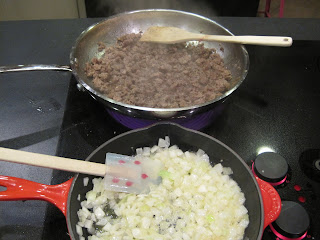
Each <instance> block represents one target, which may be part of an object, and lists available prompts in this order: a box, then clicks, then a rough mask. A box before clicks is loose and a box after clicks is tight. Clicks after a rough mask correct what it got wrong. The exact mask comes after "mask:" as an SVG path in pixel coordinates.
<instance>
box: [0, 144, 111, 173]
mask: <svg viewBox="0 0 320 240" xmlns="http://www.w3.org/2000/svg"><path fill="white" fill-rule="evenodd" d="M0 160H1V161H7V162H14V163H22V164H27V165H32V166H38V167H45V168H52V169H57V170H63V171H68V172H76V173H84V174H90V175H96V176H105V174H106V170H107V166H106V165H105V164H101V163H93V162H88V161H82V160H75V159H70V158H63V157H55V156H49V155H45V154H39V153H30V152H25V151H20V150H12V149H8V148H2V147H0Z"/></svg>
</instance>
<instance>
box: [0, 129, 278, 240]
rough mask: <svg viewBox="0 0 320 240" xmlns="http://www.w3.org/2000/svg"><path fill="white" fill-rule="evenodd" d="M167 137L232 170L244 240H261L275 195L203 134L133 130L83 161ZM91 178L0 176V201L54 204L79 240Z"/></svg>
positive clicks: (223, 147) (275, 209) (230, 153)
mask: <svg viewBox="0 0 320 240" xmlns="http://www.w3.org/2000/svg"><path fill="white" fill-rule="evenodd" d="M165 136H169V137H170V141H171V143H172V144H176V145H178V146H179V147H180V148H181V149H182V150H184V151H186V150H190V151H197V150H198V149H199V148H201V149H203V150H204V151H205V152H206V153H207V154H208V155H209V157H210V161H211V164H212V165H213V164H216V163H219V162H220V160H221V159H223V165H224V166H225V167H231V168H232V170H233V175H232V177H233V179H234V180H235V181H236V182H237V183H238V184H239V186H240V187H241V189H242V191H243V192H244V194H245V197H246V202H245V205H246V208H247V209H248V214H249V221H250V223H249V225H248V227H247V229H246V231H245V238H244V239H250V240H253V239H256V240H260V239H261V237H262V234H263V230H264V228H265V227H266V226H268V225H269V224H270V223H271V222H273V221H274V220H275V219H276V218H277V217H278V216H279V214H280V210H281V200H280V197H279V195H278V193H277V191H276V190H275V189H274V188H273V187H272V186H271V185H270V184H268V183H266V182H264V181H262V180H260V179H259V178H256V177H254V176H253V174H252V172H251V171H250V169H249V168H248V166H247V165H246V163H245V162H244V161H243V160H242V159H241V158H240V157H239V156H238V155H237V154H236V153H235V152H234V151H233V150H232V149H230V148H229V147H228V146H226V145H225V144H223V143H222V142H220V141H219V140H217V139H215V138H213V137H211V136H208V135H206V134H204V133H201V132H197V131H193V130H190V129H187V128H183V127H181V126H179V125H177V124H174V123H158V124H155V125H152V126H150V127H147V128H143V129H138V130H132V131H129V132H126V133H124V134H121V135H119V136H117V137H114V138H112V139H110V140H109V141H107V142H106V143H104V144H102V145H101V146H100V147H99V148H98V149H96V150H95V151H94V152H93V153H92V154H91V155H90V156H89V157H88V158H87V159H86V160H87V161H93V162H99V163H103V162H104V159H105V154H106V152H117V153H120V154H126V155H132V154H135V149H136V148H139V147H144V146H150V147H151V146H153V145H156V144H157V141H158V139H159V138H164V137H165ZM85 177H89V178H90V181H89V185H88V186H87V187H84V185H83V178H85ZM92 178H93V177H92V176H88V175H84V174H78V175H76V176H75V177H74V178H73V179H70V180H69V181H67V182H65V183H62V184H60V185H52V186H50V185H49V186H48V185H43V184H39V183H34V182H30V181H27V180H24V179H19V178H13V177H7V176H0V185H1V186H4V187H7V190H6V191H2V192H0V200H1V201H9V200H30V199H37V200H45V201H49V202H51V203H53V204H55V205H56V206H57V207H58V208H59V209H60V210H61V211H62V212H63V213H64V215H65V216H66V220H67V225H68V230H69V234H70V237H71V239H79V237H78V235H77V233H76V224H77V222H78V216H77V211H78V210H79V208H80V202H79V201H78V199H77V198H78V194H80V196H81V201H82V200H84V199H85V194H86V192H88V191H89V190H91V189H92V187H93V186H92V183H91V179H92Z"/></svg>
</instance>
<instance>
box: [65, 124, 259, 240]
mask: <svg viewBox="0 0 320 240" xmlns="http://www.w3.org/2000/svg"><path fill="white" fill-rule="evenodd" d="M159 125H171V126H174V127H176V128H181V129H182V130H184V131H189V132H192V133H195V134H199V135H202V136H204V137H206V138H208V139H210V140H211V141H214V142H216V143H218V144H219V145H221V146H222V147H224V148H226V149H227V150H228V151H230V152H231V153H232V154H233V155H234V156H235V157H236V158H237V159H238V160H239V161H240V162H241V163H242V164H243V165H244V167H245V169H246V170H247V171H248V173H249V175H250V177H251V179H252V181H253V183H254V185H255V188H256V191H257V192H258V197H259V202H260V204H259V205H260V211H261V219H260V228H259V232H258V236H257V240H260V239H261V238H262V234H263V231H264V229H263V224H264V215H265V213H264V206H263V199H262V194H261V191H260V188H259V186H258V183H257V181H256V179H255V177H254V175H253V173H252V172H251V170H250V168H249V167H248V165H247V164H246V163H245V161H244V160H243V159H242V158H241V157H240V156H239V155H238V154H237V153H236V152H235V151H234V150H233V149H231V148H230V147H229V146H228V145H226V144H224V143H223V142H221V141H220V140H218V139H216V138H214V137H212V136H210V135H208V134H206V133H203V132H200V131H196V130H192V129H189V128H186V127H183V126H181V125H179V124H176V123H173V122H167V121H164V122H158V123H155V124H152V125H149V126H147V127H144V128H139V129H134V130H130V131H127V132H124V133H121V134H119V135H117V136H115V137H113V138H111V139H109V140H108V141H106V142H105V143H103V144H101V145H100V146H99V147H98V148H96V149H95V150H94V151H93V152H92V153H91V154H90V155H89V156H88V157H87V158H86V159H85V161H90V159H91V158H92V156H94V155H95V154H96V153H97V152H98V151H100V149H102V148H104V147H105V146H106V145H108V144H109V143H110V142H112V141H114V140H116V139H118V138H121V137H123V136H126V135H129V134H132V133H135V132H141V131H147V130H149V129H151V128H154V127H157V126H159ZM78 177H79V174H76V176H75V177H74V179H73V182H72V184H71V187H70V190H69V193H68V201H67V214H66V218H67V227H68V231H69V235H70V238H71V239H76V238H75V234H77V233H74V232H73V230H72V227H71V221H70V219H71V212H70V204H71V195H72V191H73V188H74V185H75V182H76V181H77V179H78ZM249 224H250V223H249Z"/></svg>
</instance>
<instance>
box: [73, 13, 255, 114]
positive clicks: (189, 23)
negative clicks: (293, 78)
mask: <svg viewBox="0 0 320 240" xmlns="http://www.w3.org/2000/svg"><path fill="white" fill-rule="evenodd" d="M153 25H157V26H174V27H179V28H183V29H186V30H189V31H191V32H195V33H200V32H201V33H206V34H216V35H232V34H231V33H230V32H229V31H228V30H227V29H225V28H224V27H222V26H221V25H219V24H218V23H216V22H214V21H212V20H210V19H208V18H205V17H202V16H200V15H196V14H192V13H187V12H182V11H175V10H164V9H152V10H141V11H135V12H128V13H122V14H118V15H115V16H112V17H110V18H108V19H106V20H103V21H101V22H99V23H97V24H96V25H94V26H91V27H89V28H88V29H87V30H85V31H84V32H83V33H82V34H81V35H80V36H79V37H78V39H77V41H76V43H75V45H74V47H73V48H72V51H71V55H70V63H71V67H72V70H73V73H74V75H75V77H76V78H77V80H78V81H79V82H80V83H81V84H82V85H83V86H84V87H85V88H86V89H87V90H88V91H89V92H90V94H91V95H93V96H94V97H95V99H97V100H99V101H101V102H102V103H104V104H106V105H107V106H108V107H110V108H112V109H114V110H116V111H119V112H121V113H123V114H126V115H132V116H135V117H137V116H139V117H146V118H161V119H163V118H171V117H176V116H178V115H179V116H181V115H185V116H186V115H190V114H195V113H200V112H203V111H205V110H208V108H209V109H211V108H212V106H211V105H212V104H214V103H216V102H217V101H219V100H221V99H224V98H225V97H226V96H228V95H230V94H231V93H232V92H233V91H234V90H235V89H236V88H237V87H238V86H239V85H240V84H241V83H242V81H243V80H244V78H245V77H246V75H247V72H248V68H249V57H248V53H247V51H246V50H245V48H244V46H242V45H241V44H233V43H218V42H206V43H205V46H206V47H208V48H215V49H216V50H217V52H218V53H219V54H220V55H221V56H222V58H223V59H224V62H225V66H226V67H227V68H228V69H229V70H230V71H231V73H232V77H233V82H232V86H233V87H232V88H231V89H230V90H229V91H228V92H227V93H225V94H224V95H222V96H221V97H219V98H217V99H215V100H212V101H211V102H207V103H204V104H202V105H196V106H191V107H185V108H173V109H165V108H147V107H141V106H133V105H128V104H124V103H120V102H116V101H114V100H112V99H110V98H108V97H107V96H105V95H104V94H102V93H100V92H99V91H97V90H96V89H94V86H93V84H92V80H91V79H89V78H87V77H86V73H85V71H84V69H85V65H86V63H87V62H90V61H91V59H92V58H93V57H98V58H99V57H100V56H101V54H99V53H98V45H97V43H98V42H103V43H105V45H106V46H111V45H114V44H115V43H116V40H117V38H118V37H120V36H122V35H124V34H129V33H139V32H140V31H145V30H146V29H148V28H149V27H150V26H153ZM222 49H223V50H222ZM210 106H211V107H210ZM128 109H129V110H130V111H128Z"/></svg>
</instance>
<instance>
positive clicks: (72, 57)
mask: <svg viewBox="0 0 320 240" xmlns="http://www.w3.org/2000/svg"><path fill="white" fill-rule="evenodd" d="M147 12H168V13H179V14H183V15H188V16H193V17H196V18H200V19H203V20H205V21H208V22H210V23H213V24H215V25H217V26H218V27H219V28H221V29H223V30H224V31H226V32H227V33H228V34H230V35H232V36H234V34H233V33H232V32H231V31H230V30H229V29H227V28H225V27H224V26H222V25H221V24H219V23H218V22H216V21H214V20H212V19H210V18H207V17H205V16H202V15H199V14H195V13H191V12H186V11H180V10H173V9H142V10H135V11H127V12H123V13H119V14H116V15H113V16H110V17H108V18H105V19H103V20H101V21H99V22H97V23H94V24H92V25H91V26H89V27H88V28H87V29H85V30H84V31H83V32H82V33H81V34H80V35H79V36H78V38H77V39H76V41H75V43H74V45H73V46H72V48H71V52H70V56H69V60H70V66H71V69H72V72H73V74H74V76H75V78H76V79H77V81H78V83H80V84H81V85H82V86H83V87H84V88H85V89H86V90H87V91H89V92H90V93H91V94H93V96H92V95H91V96H92V97H93V98H95V97H98V98H100V99H102V100H104V101H107V102H109V103H111V104H114V105H116V106H117V105H118V106H119V107H121V108H126V109H129V110H130V109H132V110H134V111H136V110H137V111H143V112H159V113H161V114H166V113H172V112H185V111H190V113H192V112H194V111H195V110H196V109H200V108H203V107H207V106H209V105H212V104H214V103H216V102H219V101H221V100H223V99H225V98H226V97H228V96H229V95H231V93H233V92H234V91H235V90H236V89H238V88H239V86H240V85H241V84H242V83H243V81H244V80H245V79H246V77H247V74H248V72H249V66H250V59H249V54H248V52H247V50H246V48H245V46H244V45H242V44H241V45H240V47H241V50H242V52H243V54H244V59H245V69H244V74H243V75H242V76H241V79H240V80H239V81H238V82H237V84H235V85H234V86H233V88H231V89H229V90H228V91H227V92H225V93H224V94H223V95H221V96H220V97H218V98H215V99H213V100H211V101H208V102H205V103H203V104H199V105H193V106H187V107H182V108H152V107H142V106H136V105H130V104H126V103H122V102H118V101H115V100H113V99H111V98H108V97H107V96H106V95H104V94H102V93H100V92H99V91H97V90H95V89H93V88H92V87H90V86H89V85H88V84H87V83H86V82H85V81H84V80H83V79H82V78H80V77H79V74H78V72H77V70H76V65H77V59H76V57H75V50H76V48H77V46H78V45H79V42H80V41H81V40H82V39H83V37H84V36H86V35H87V33H88V32H89V31H90V30H92V29H93V28H95V27H97V26H98V25H100V24H102V23H105V22H106V21H109V20H111V19H114V18H117V17H121V16H125V15H131V14H138V13H147ZM114 110H118V109H117V108H116V107H115V108H114ZM129 110H127V111H128V113H130V111H129Z"/></svg>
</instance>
